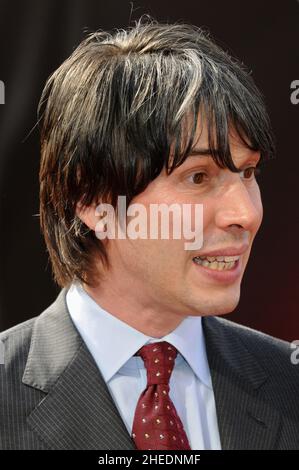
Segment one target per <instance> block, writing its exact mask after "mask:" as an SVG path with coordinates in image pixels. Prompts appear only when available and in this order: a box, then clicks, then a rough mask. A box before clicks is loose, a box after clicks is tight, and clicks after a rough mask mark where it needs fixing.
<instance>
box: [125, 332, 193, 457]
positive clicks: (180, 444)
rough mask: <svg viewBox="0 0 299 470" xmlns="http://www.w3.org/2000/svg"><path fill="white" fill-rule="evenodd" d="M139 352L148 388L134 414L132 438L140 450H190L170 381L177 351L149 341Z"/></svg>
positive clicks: (168, 346)
mask: <svg viewBox="0 0 299 470" xmlns="http://www.w3.org/2000/svg"><path fill="white" fill-rule="evenodd" d="M136 355H139V356H141V358H142V359H143V361H144V365H145V368H146V370H147V387H146V389H145V390H144V391H143V392H142V394H141V396H140V398H139V400H138V403H137V406H136V410H135V415H134V422H133V427H132V438H133V440H134V442H135V445H136V447H137V449H142V450H156V449H157V450H190V445H189V442H188V438H187V435H186V433H185V431H184V428H183V424H182V422H181V420H180V417H179V416H178V414H177V411H176V409H175V406H174V404H173V402H172V400H171V399H170V397H169V380H170V376H171V373H172V371H173V367H174V363H175V358H176V356H177V350H176V348H175V347H174V346H172V345H171V344H169V343H168V342H166V341H161V342H157V343H151V344H146V345H145V346H143V347H142V348H141V349H140V350H139V351H138V352H137V353H136Z"/></svg>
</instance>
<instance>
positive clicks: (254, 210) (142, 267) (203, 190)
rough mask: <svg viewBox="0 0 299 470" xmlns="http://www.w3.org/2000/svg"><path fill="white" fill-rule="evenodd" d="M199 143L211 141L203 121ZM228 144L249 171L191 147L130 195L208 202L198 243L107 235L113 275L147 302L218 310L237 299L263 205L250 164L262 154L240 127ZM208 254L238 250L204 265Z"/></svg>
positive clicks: (163, 307) (186, 311)
mask: <svg viewBox="0 0 299 470" xmlns="http://www.w3.org/2000/svg"><path fill="white" fill-rule="evenodd" d="M196 148H204V149H206V148H208V141H207V131H206V129H205V128H203V131H202V132H200V129H198V134H197V139H196ZM230 148H231V153H232V157H233V160H234V163H235V165H236V166H237V167H238V168H241V169H242V170H246V171H243V172H242V173H240V174H238V173H233V172H231V171H230V170H228V169H221V168H219V167H218V166H217V165H216V163H214V161H213V159H212V157H211V156H208V155H205V156H202V155H200V156H199V155H192V156H189V157H188V158H187V159H186V161H185V162H184V163H183V164H182V165H181V166H179V167H178V168H176V169H175V170H174V171H173V172H172V173H171V174H170V175H167V174H166V171H165V170H163V171H162V172H161V174H160V175H159V176H158V177H157V178H156V179H155V180H154V181H152V182H151V183H150V184H149V185H148V186H147V188H146V189H145V191H143V192H142V193H141V194H139V195H138V196H136V197H135V198H134V200H133V201H132V203H140V204H143V205H144V206H145V207H146V208H147V209H149V207H150V204H161V203H166V204H168V205H171V204H173V203H178V204H193V205H194V204H202V205H203V245H202V247H201V248H200V249H199V250H198V249H197V250H194V251H192V250H191V251H190V250H186V249H184V245H185V242H186V239H183V238H182V239H180V240H176V239H168V240H164V239H158V240H155V239H137V240H133V239H129V238H127V239H125V240H117V239H116V240H109V242H108V246H107V249H108V256H109V257H110V262H111V266H112V272H111V274H112V278H113V279H114V282H115V283H116V284H119V285H123V286H127V291H126V295H128V296H130V295H132V296H135V299H138V301H139V302H140V305H141V306H143V307H144V308H149V306H151V309H155V310H156V311H157V312H163V311H164V312H170V311H172V312H173V313H174V314H176V315H182V316H186V315H211V314H213V315H215V314H218V315H219V314H224V313H228V312H231V311H232V310H233V309H234V308H235V307H236V306H237V304H238V301H239V297H240V285H241V280H242V277H243V273H244V270H245V267H246V264H247V261H248V258H249V254H250V250H251V245H252V242H253V239H254V237H255V235H256V233H257V230H258V228H259V226H260V224H261V221H262V213H263V209H262V203H261V197H260V190H259V187H258V184H257V182H256V180H255V176H254V170H253V169H252V167H256V165H257V163H258V161H259V158H260V154H259V153H257V152H252V151H251V150H249V149H248V148H247V147H245V146H244V144H242V142H241V141H240V140H239V138H238V137H237V135H236V134H235V133H233V134H232V136H231V137H230ZM207 255H210V256H216V255H218V256H225V255H238V256H239V257H238V260H237V261H236V262H234V265H233V266H231V265H228V264H225V265H223V261H222V264H220V265H219V264H215V263H214V264H213V265H211V264H208V266H204V265H202V261H199V263H198V262H196V261H195V260H194V257H195V256H196V257H197V260H198V257H200V256H207ZM231 262H233V261H231ZM204 264H207V263H204ZM223 266H224V268H225V269H223V270H220V269H221V268H223ZM212 268H214V269H212ZM215 268H216V269H215ZM227 268H229V269H227ZM130 289H131V292H130Z"/></svg>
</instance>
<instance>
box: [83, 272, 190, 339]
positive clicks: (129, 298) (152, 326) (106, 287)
mask: <svg viewBox="0 0 299 470" xmlns="http://www.w3.org/2000/svg"><path fill="white" fill-rule="evenodd" d="M83 286H84V289H85V291H86V292H87V293H88V294H89V295H90V297H92V299H93V300H94V301H95V302H96V303H97V304H98V305H100V306H101V307H102V308H103V309H104V310H106V311H107V312H109V313H110V314H111V315H113V316H115V317H116V318H118V319H119V320H121V321H123V322H124V323H126V324H128V325H129V326H131V327H132V328H135V329H136V330H138V331H140V332H141V333H143V334H145V335H147V336H151V337H153V338H157V339H159V338H162V337H164V336H166V335H167V334H169V333H171V332H172V331H173V330H175V328H177V326H178V325H179V324H180V323H181V322H182V321H183V319H184V318H185V316H183V315H179V314H178V313H176V312H173V311H172V310H171V309H170V308H167V307H166V308H165V305H164V306H162V305H158V304H157V303H156V302H155V301H154V299H151V298H148V299H147V301H146V300H145V299H144V297H142V294H144V292H143V291H142V289H141V290H139V289H138V287H137V286H136V287H135V288H134V290H133V292H132V289H129V288H128V287H126V286H124V285H118V283H116V282H114V283H107V281H101V283H100V285H97V286H96V287H90V286H88V285H87V284H84V285H83Z"/></svg>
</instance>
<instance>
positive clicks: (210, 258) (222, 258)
mask: <svg viewBox="0 0 299 470" xmlns="http://www.w3.org/2000/svg"><path fill="white" fill-rule="evenodd" d="M199 258H200V259H207V260H208V261H209V262H210V263H212V262H213V261H219V262H222V261H225V263H230V262H231V261H237V260H238V259H239V258H240V256H200V257H199Z"/></svg>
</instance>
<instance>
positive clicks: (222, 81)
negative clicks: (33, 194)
mask: <svg viewBox="0 0 299 470" xmlns="http://www.w3.org/2000/svg"><path fill="white" fill-rule="evenodd" d="M201 112H204V113H205V115H206V116H207V124H208V130H209V147H210V152H211V155H212V157H213V159H214V160H215V162H216V163H217V164H218V165H219V166H220V167H222V168H224V167H227V168H229V169H231V170H232V171H237V169H236V167H235V166H234V164H233V160H232V157H231V154H230V148H229V142H228V130H229V127H230V126H233V127H234V129H235V130H236V131H237V133H238V135H239V137H240V138H241V139H242V141H243V142H244V144H245V145H247V146H248V147H250V148H252V149H254V150H259V151H260V152H261V157H262V160H264V159H265V158H271V157H272V156H273V154H274V144H273V136H272V132H271V127H270V123H269V118H268V115H267V112H266V110H265V106H264V103H263V98H262V95H261V93H260V92H259V91H258V89H257V88H256V86H255V84H254V82H253V80H252V78H251V76H250V74H249V73H248V72H247V71H246V69H245V68H244V66H243V65H242V64H240V63H239V62H237V61H236V60H235V59H232V58H231V57H230V56H229V55H228V54H227V53H226V52H225V51H223V50H222V49H221V48H220V47H218V46H217V45H216V44H215V43H214V42H213V41H212V40H211V39H210V36H209V34H208V33H207V32H205V31H204V30H202V29H201V28H199V27H196V26H193V25H189V24H185V23H180V22H177V23H174V24H167V23H159V22H157V21H155V20H154V19H152V18H151V17H149V16H148V15H145V16H143V17H141V18H140V19H139V20H138V21H136V22H135V25H134V27H130V28H128V29H127V30H116V31H115V32H113V33H109V32H103V31H98V32H95V33H92V34H90V35H89V36H88V37H87V38H86V39H85V40H84V41H83V42H82V43H81V44H80V45H79V46H78V47H77V49H76V50H75V51H74V52H73V53H72V54H71V56H70V57H69V58H68V59H67V60H66V61H65V62H63V64H62V65H61V66H60V67H59V68H58V69H57V70H56V71H55V72H54V73H53V75H52V76H51V77H50V78H49V79H48V81H47V83H46V86H45V88H44V91H43V93H42V97H41V101H40V105H39V115H40V121H41V123H42V127H41V168H40V221H41V228H42V231H43V234H44V237H45V241H46V245H47V248H48V251H49V255H50V258H51V261H52V266H53V272H54V278H55V280H56V282H57V283H58V284H59V285H60V286H65V285H67V284H69V283H70V282H72V281H73V280H74V279H80V280H82V281H84V282H87V283H89V284H91V285H92V284H93V282H94V280H95V279H94V276H95V271H94V257H93V256H94V255H95V254H96V255H97V256H99V257H100V259H101V260H102V262H103V263H104V264H105V265H106V266H109V260H108V259H107V254H106V251H105V247H104V245H103V243H102V242H101V241H100V240H99V239H98V238H97V237H96V236H95V233H94V232H93V231H91V230H89V229H88V227H87V226H86V225H85V224H84V223H83V222H81V220H80V219H79V218H78V217H77V216H76V214H75V210H76V204H77V203H78V201H81V202H82V204H83V205H90V204H91V203H93V202H97V201H101V202H109V203H110V204H113V205H114V207H115V206H116V203H117V197H118V195H125V196H126V197H127V204H129V203H130V201H131V200H132V198H133V197H134V196H136V195H137V194H138V193H140V192H142V191H143V190H144V189H145V188H146V186H147V185H148V184H149V183H150V181H152V180H153V179H154V178H156V177H157V176H158V175H159V173H160V172H161V170H162V169H163V168H164V167H165V168H166V170H167V171H168V172H169V173H170V172H172V171H173V169H174V168H176V167H177V166H179V165H180V164H181V163H183V161H184V160H185V158H186V157H187V155H188V153H190V150H192V147H193V145H194V134H195V129H196V124H197V118H198V114H199V113H201ZM187 116H191V117H192V119H191V124H192V125H191V132H190V130H189V132H188V133H186V132H185V130H186V127H185V125H186V118H187ZM171 145H173V146H174V147H172V148H174V152H173V154H172V159H171V161H170V146H171Z"/></svg>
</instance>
